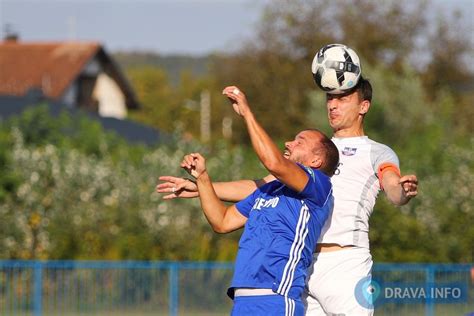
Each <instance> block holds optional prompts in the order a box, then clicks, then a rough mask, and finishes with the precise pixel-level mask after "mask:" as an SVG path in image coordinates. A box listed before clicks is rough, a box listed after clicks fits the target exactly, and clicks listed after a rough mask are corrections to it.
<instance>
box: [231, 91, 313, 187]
mask: <svg viewBox="0 0 474 316" xmlns="http://www.w3.org/2000/svg"><path fill="white" fill-rule="evenodd" d="M222 93H223V94H224V95H225V96H227V98H228V99H229V100H230V101H231V103H232V107H233V108H234V111H235V112H236V113H237V114H238V115H240V116H242V117H243V119H244V121H245V123H246V126H247V130H248V133H249V136H250V140H251V142H252V146H253V148H254V150H255V153H256V154H257V156H258V158H259V159H260V161H261V162H262V163H263V165H264V166H265V168H266V169H267V170H268V171H269V172H270V173H271V174H272V175H273V176H275V177H276V178H277V179H278V180H280V181H281V182H283V183H284V184H286V185H287V186H288V187H290V188H292V189H293V190H295V191H297V192H301V191H303V189H304V188H305V186H306V184H307V183H308V175H307V174H306V173H305V172H304V171H303V170H302V169H301V168H300V167H299V166H298V165H297V164H296V163H294V162H292V161H290V160H288V159H286V158H285V157H284V156H283V154H282V152H281V151H280V150H279V149H278V147H277V146H276V144H275V143H274V142H273V140H272V139H271V138H270V136H269V135H268V134H267V132H266V131H265V130H264V129H263V127H262V126H261V125H260V123H259V122H258V121H257V119H256V118H255V116H254V115H253V113H252V111H251V109H250V107H249V105H248V102H247V98H246V97H245V94H244V93H243V92H242V91H241V90H240V89H239V88H237V87H235V86H229V87H226V88H224V90H223V92H222Z"/></svg>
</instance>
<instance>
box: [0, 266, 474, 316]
mask: <svg viewBox="0 0 474 316" xmlns="http://www.w3.org/2000/svg"><path fill="white" fill-rule="evenodd" d="M232 269H233V264H231V263H218V262H142V261H17V260H5V261H1V260H0V315H5V316H9V315H28V316H43V315H48V316H49V315H70V316H75V315H114V316H129V315H134V316H140V315H143V316H145V315H171V316H177V315H227V314H228V312H229V310H230V308H231V305H232V302H231V300H230V299H228V298H227V296H226V289H227V286H228V285H229V283H230V279H231V277H232ZM472 269H473V266H472V265H467V264H466V265H460V264H449V265H443V264H376V265H374V268H373V276H374V279H377V280H384V281H386V282H393V281H397V282H401V281H403V282H418V283H423V282H425V283H436V282H441V283H446V282H451V283H457V284H463V285H465V290H466V291H467V293H465V294H466V295H467V296H466V300H464V301H463V302H456V303H446V304H443V303H439V302H435V301H432V300H426V301H424V302H418V303H408V304H406V303H404V302H391V303H388V304H384V305H382V306H380V307H377V308H376V311H377V315H426V316H430V315H469V314H470V313H472V312H474V300H473V298H474V285H473V281H474V280H473V277H474V276H473V275H472V271H473V270H472Z"/></svg>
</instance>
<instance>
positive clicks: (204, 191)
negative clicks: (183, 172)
mask: <svg viewBox="0 0 474 316" xmlns="http://www.w3.org/2000/svg"><path fill="white" fill-rule="evenodd" d="M196 184H197V186H198V191H199V200H200V201H201V207H202V210H203V212H204V215H205V216H206V219H207V221H208V222H209V224H210V225H211V227H212V229H214V231H215V232H218V233H223V232H225V228H224V227H223V225H224V217H225V212H226V209H227V207H226V206H225V205H224V203H222V201H221V200H219V197H218V196H217V194H216V192H215V191H214V188H213V185H212V181H211V178H210V177H209V174H208V173H207V172H204V173H203V174H201V175H200V176H199V177H198V178H197V179H196Z"/></svg>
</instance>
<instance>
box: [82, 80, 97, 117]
mask: <svg viewBox="0 0 474 316" xmlns="http://www.w3.org/2000/svg"><path fill="white" fill-rule="evenodd" d="M96 81H97V77H96V76H87V75H81V76H79V78H78V80H77V87H78V89H77V90H78V91H77V106H78V107H79V108H83V109H86V110H88V111H92V112H96V113H97V112H98V110H99V102H98V101H97V99H96V98H94V97H93V95H92V92H93V91H94V87H95V83H96Z"/></svg>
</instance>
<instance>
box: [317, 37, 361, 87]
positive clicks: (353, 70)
mask: <svg viewBox="0 0 474 316" xmlns="http://www.w3.org/2000/svg"><path fill="white" fill-rule="evenodd" d="M311 71H312V73H313V78H314V81H316V84H317V85H318V86H319V87H320V88H321V89H322V90H323V91H325V92H326V93H331V94H342V93H344V92H346V91H348V90H350V89H351V88H353V87H354V86H355V85H356V84H357V82H358V81H359V78H360V74H361V71H362V69H361V65H360V59H359V56H357V54H356V52H355V51H354V50H353V49H351V48H349V47H347V46H346V45H342V44H329V45H326V46H324V47H323V48H321V49H320V50H319V52H317V53H316V55H315V56H314V58H313V63H312V65H311Z"/></svg>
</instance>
